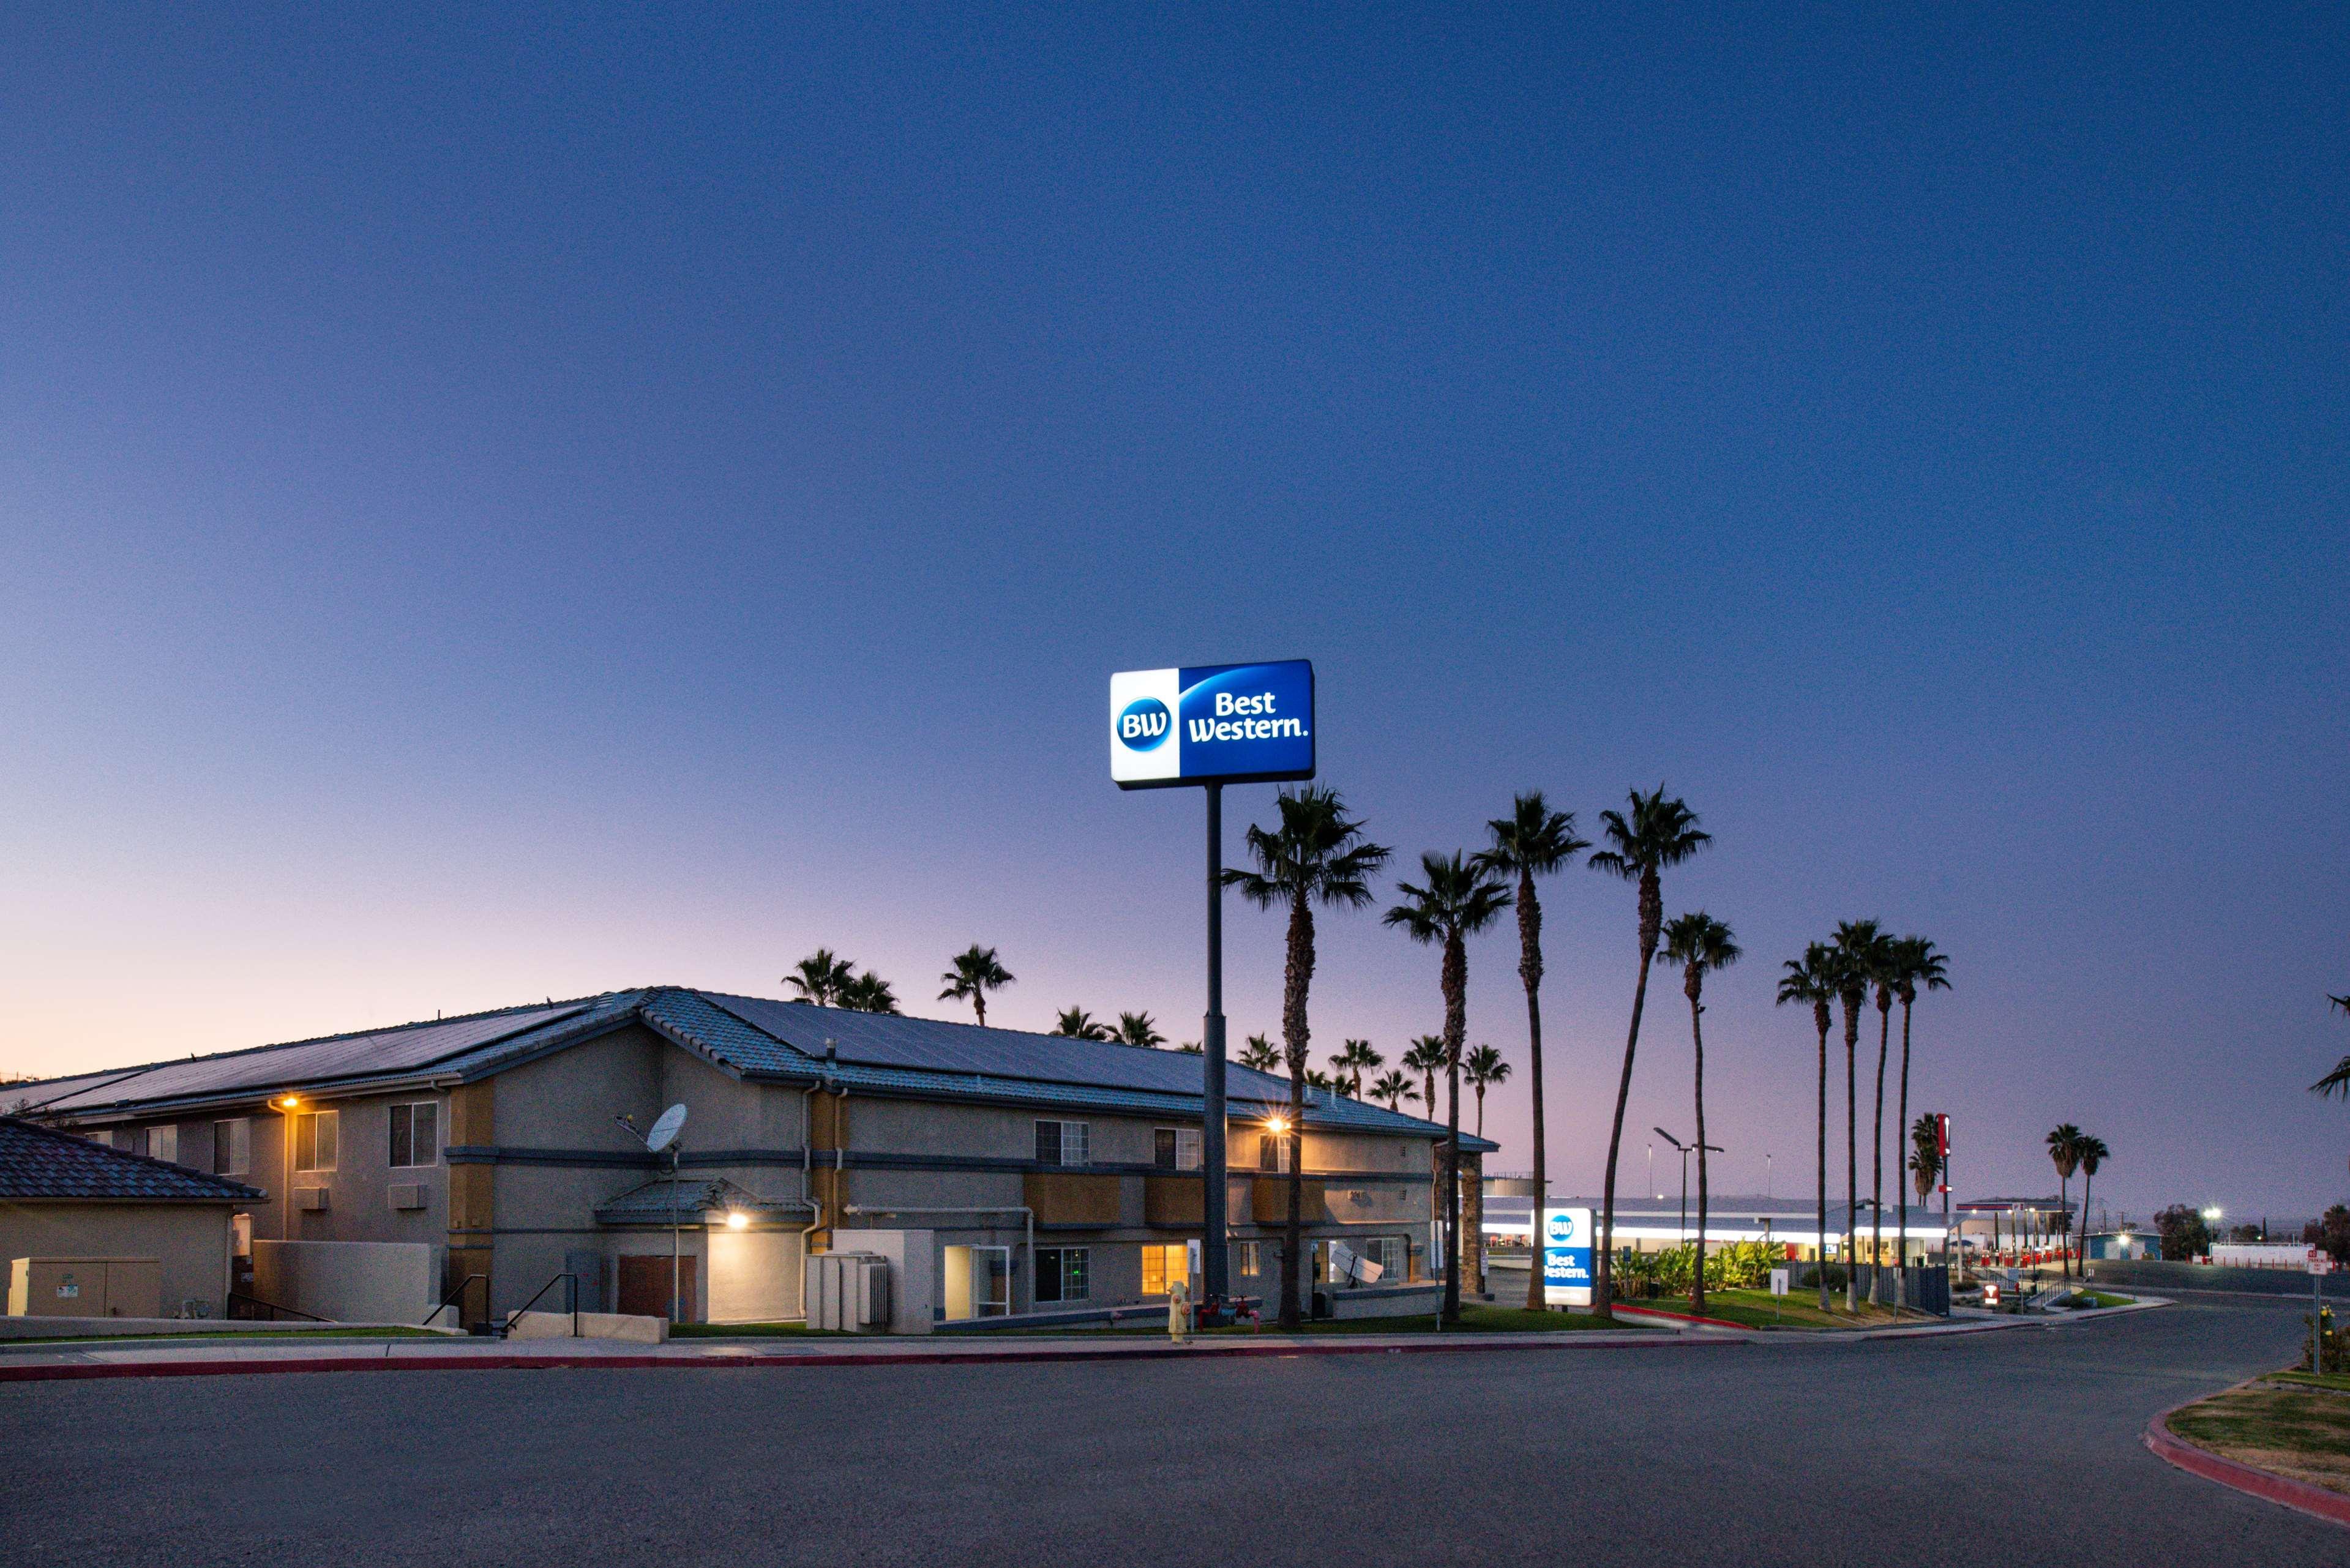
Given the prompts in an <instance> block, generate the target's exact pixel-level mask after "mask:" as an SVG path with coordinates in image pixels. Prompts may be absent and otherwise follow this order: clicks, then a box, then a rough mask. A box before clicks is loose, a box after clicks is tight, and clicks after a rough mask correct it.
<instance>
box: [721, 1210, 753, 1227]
mask: <svg viewBox="0 0 2350 1568" xmlns="http://www.w3.org/2000/svg"><path fill="white" fill-rule="evenodd" d="M726 1228H727V1229H728V1230H729V1231H747V1230H749V1229H750V1228H751V1217H750V1216H749V1215H748V1214H745V1213H743V1211H742V1210H740V1209H730V1210H727V1211H726Z"/></svg>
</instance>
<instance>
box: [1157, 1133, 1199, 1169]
mask: <svg viewBox="0 0 2350 1568" xmlns="http://www.w3.org/2000/svg"><path fill="white" fill-rule="evenodd" d="M1151 1144H1152V1148H1151V1154H1152V1158H1153V1163H1155V1164H1156V1165H1157V1166H1158V1167H1159V1169H1161V1170H1197V1169H1199V1168H1200V1129H1199V1128H1197V1127H1159V1128H1158V1129H1157V1130H1156V1131H1155V1132H1154V1133H1153V1134H1152V1135H1151Z"/></svg>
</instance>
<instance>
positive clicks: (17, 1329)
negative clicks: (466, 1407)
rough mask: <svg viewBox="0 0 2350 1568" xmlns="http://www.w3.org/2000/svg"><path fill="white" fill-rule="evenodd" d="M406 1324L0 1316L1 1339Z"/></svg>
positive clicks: (283, 1331)
mask: <svg viewBox="0 0 2350 1568" xmlns="http://www.w3.org/2000/svg"><path fill="white" fill-rule="evenodd" d="M565 1321H567V1322H568V1321H569V1320H568V1319H566V1320H565ZM415 1326H416V1325H415V1324H413V1323H406V1324H372V1323H370V1324H324V1323H295V1322H293V1321H291V1320H282V1321H280V1322H277V1323H264V1322H248V1321H246V1320H244V1319H242V1318H222V1317H207V1318H193V1317H0V1340H26V1339H100V1338H105V1339H117V1338H122V1337H124V1336H129V1337H132V1338H161V1337H162V1336H164V1335H166V1334H206V1335H213V1334H301V1333H304V1332H306V1331H308V1332H317V1333H324V1332H326V1331H327V1330H328V1329H331V1328H407V1329H413V1328H414V1327H415ZM432 1332H433V1333H435V1334H462V1333H463V1330H461V1329H453V1328H448V1329H434V1330H433V1331H432Z"/></svg>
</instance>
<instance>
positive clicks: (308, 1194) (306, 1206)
mask: <svg viewBox="0 0 2350 1568" xmlns="http://www.w3.org/2000/svg"><path fill="white" fill-rule="evenodd" d="M294 1207H295V1208H296V1209H301V1210H307V1211H308V1212H310V1213H313V1214H316V1213H317V1212H319V1211H320V1210H324V1209H325V1208H326V1207H327V1189H325V1188H323V1187H297V1188H296V1189H294Z"/></svg>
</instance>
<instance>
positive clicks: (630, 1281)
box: [620, 1252, 701, 1323]
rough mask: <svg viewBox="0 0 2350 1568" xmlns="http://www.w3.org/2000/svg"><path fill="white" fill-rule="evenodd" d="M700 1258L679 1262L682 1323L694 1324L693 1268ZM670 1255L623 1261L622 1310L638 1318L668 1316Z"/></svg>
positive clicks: (621, 1267)
mask: <svg viewBox="0 0 2350 1568" xmlns="http://www.w3.org/2000/svg"><path fill="white" fill-rule="evenodd" d="M697 1262H701V1260H700V1259H698V1258H680V1259H679V1260H678V1262H677V1311H678V1321H679V1322H680V1323H693V1322H695V1321H697V1320H698V1319H699V1318H700V1316H701V1314H698V1313H696V1312H695V1311H694V1310H693V1265H694V1264H695V1263H697ZM669 1285H670V1268H669V1254H668V1253H667V1252H660V1253H657V1254H653V1255H650V1256H644V1257H624V1258H622V1259H621V1260H620V1310H621V1311H622V1312H623V1313H627V1314H630V1315H631V1316H635V1317H667V1316H669Z"/></svg>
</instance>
